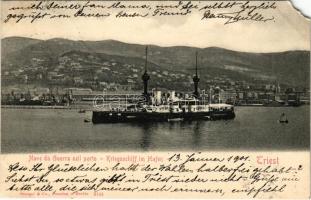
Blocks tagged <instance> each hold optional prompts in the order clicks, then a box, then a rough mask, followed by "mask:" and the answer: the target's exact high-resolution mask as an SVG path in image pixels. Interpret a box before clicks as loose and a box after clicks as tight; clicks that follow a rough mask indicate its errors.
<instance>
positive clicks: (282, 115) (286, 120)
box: [279, 113, 288, 124]
mask: <svg viewBox="0 0 311 200" xmlns="http://www.w3.org/2000/svg"><path fill="white" fill-rule="evenodd" d="M279 123H281V124H287V123H288V119H287V117H286V115H285V113H282V114H281V116H280V119H279Z"/></svg>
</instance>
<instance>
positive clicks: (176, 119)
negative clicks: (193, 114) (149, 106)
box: [167, 118, 184, 122]
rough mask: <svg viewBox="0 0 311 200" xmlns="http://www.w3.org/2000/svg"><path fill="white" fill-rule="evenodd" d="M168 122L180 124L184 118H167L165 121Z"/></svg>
mask: <svg viewBox="0 0 311 200" xmlns="http://www.w3.org/2000/svg"><path fill="white" fill-rule="evenodd" d="M167 121H168V122H180V121H184V118H169V119H167Z"/></svg>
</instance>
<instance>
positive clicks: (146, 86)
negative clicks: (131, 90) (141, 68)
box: [141, 47, 150, 97]
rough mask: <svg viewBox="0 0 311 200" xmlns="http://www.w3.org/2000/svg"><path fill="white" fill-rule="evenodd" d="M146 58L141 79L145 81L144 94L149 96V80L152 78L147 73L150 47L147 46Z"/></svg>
mask: <svg viewBox="0 0 311 200" xmlns="http://www.w3.org/2000/svg"><path fill="white" fill-rule="evenodd" d="M145 53H146V58H145V72H144V74H143V75H142V77H141V79H142V80H143V83H144V92H143V95H144V96H145V97H148V80H149V79H150V76H149V74H148V73H147V62H148V61H147V59H148V47H146V52H145Z"/></svg>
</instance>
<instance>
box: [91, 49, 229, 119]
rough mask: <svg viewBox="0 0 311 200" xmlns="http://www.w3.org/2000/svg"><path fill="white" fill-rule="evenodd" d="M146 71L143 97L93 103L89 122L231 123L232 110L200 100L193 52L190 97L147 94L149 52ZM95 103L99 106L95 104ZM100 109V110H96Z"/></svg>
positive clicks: (171, 94)
mask: <svg viewBox="0 0 311 200" xmlns="http://www.w3.org/2000/svg"><path fill="white" fill-rule="evenodd" d="M145 54H146V55H145V68H144V73H143V74H142V82H143V86H144V90H143V93H142V95H140V96H139V97H138V96H136V97H135V98H133V96H132V97H131V95H123V97H120V96H119V97H118V98H115V97H114V98H109V97H107V95H106V96H105V95H103V96H102V97H100V98H98V99H97V100H94V105H97V106H95V108H94V109H93V110H92V122H93V123H94V124H97V123H121V122H139V123H144V122H170V121H193V120H220V119H225V120H229V119H234V118H235V113H234V106H233V105H230V104H221V103H219V104H212V103H211V101H206V100H205V98H202V97H201V96H200V93H199V90H198V85H199V82H200V78H199V76H198V61H197V57H198V54H197V52H196V56H195V60H196V64H195V75H194V76H193V83H194V92H193V93H192V94H191V95H188V96H187V95H185V96H184V97H179V96H177V95H176V94H175V91H171V92H170V93H169V94H168V95H167V94H165V95H164V94H162V91H159V90H153V91H152V92H148V81H149V80H150V76H149V74H148V71H147V63H148V61H147V59H148V48H147V47H146V52H145ZM98 102H101V103H100V104H98ZM98 105H100V106H98Z"/></svg>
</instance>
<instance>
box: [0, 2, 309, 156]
mask: <svg viewBox="0 0 311 200" xmlns="http://www.w3.org/2000/svg"><path fill="white" fill-rule="evenodd" d="M25 4H26V3H25ZM250 4H251V3H249V2H247V1H238V2H235V1H229V2H223V3H222V4H220V3H219V2H218V4H217V2H216V1H215V2H214V3H213V1H212V2H209V3H208V4H207V3H206V2H197V1H193V2H191V1H168V2H166V3H165V4H163V3H160V2H157V1H153V2H148V3H146V2H144V1H140V2H135V4H133V3H131V2H118V1H110V2H109V1H106V2H100V1H95V2H83V1H78V2H71V3H64V4H62V5H59V4H58V3H57V2H53V1H48V2H40V1H35V2H33V4H30V3H29V2H27V6H28V7H27V6H26V5H25V6H24V7H23V5H24V4H22V3H21V4H20V5H19V6H14V5H13V4H12V5H11V4H10V2H5V3H4V4H3V7H4V8H8V9H7V10H6V12H3V14H2V18H3V19H4V21H3V31H2V32H3V33H2V35H1V152H2V153H8V154H10V153H44V152H93V151H96V152H109V151H113V152H119V151H129V152H133V151H134V152H136V151H137V152H148V151H176V150H177V151H232V150H234V151H257V150H259V151H296V150H308V149H309V148H310V76H309V74H310V22H309V20H307V19H306V18H304V16H302V15H301V14H299V12H297V11H296V10H295V9H294V8H292V7H291V6H289V5H288V2H277V3H275V2H273V1H272V2H265V3H263V4H262V6H257V7H254V6H253V7H251V6H250ZM257 4H258V3H257ZM29 5H30V6H29ZM134 5H135V6H134ZM259 5H260V4H259ZM41 7H42V8H45V9H47V10H48V11H49V12H46V13H44V12H40V14H38V15H31V14H26V12H29V10H30V9H35V8H36V9H40V8H41ZM53 9H54V10H53ZM125 9H127V11H125ZM52 10H53V11H52ZM98 10H100V12H99V11H98ZM276 10H277V12H276ZM65 11H66V12H65ZM23 12H25V13H23ZM54 12H55V13H54ZM61 12H62V13H61ZM21 13H22V14H21ZM64 13H66V15H65V14H64ZM69 18H70V19H69ZM30 25H31V27H32V28H29V27H30Z"/></svg>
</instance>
